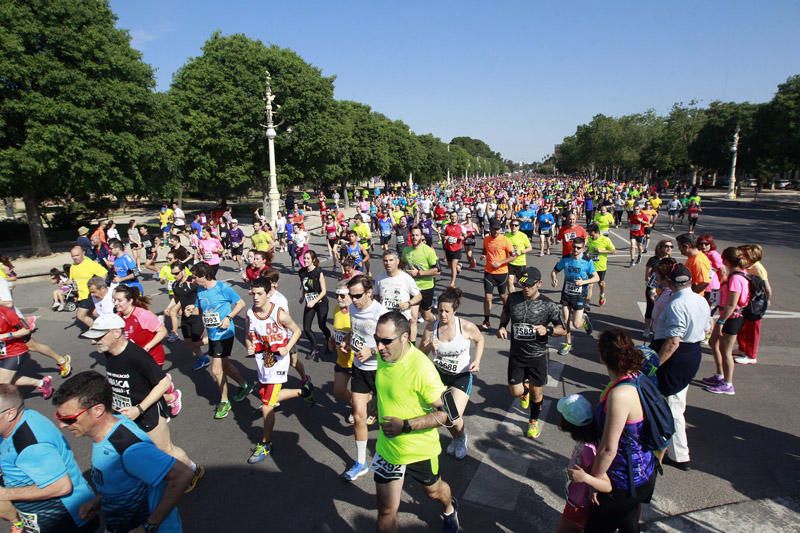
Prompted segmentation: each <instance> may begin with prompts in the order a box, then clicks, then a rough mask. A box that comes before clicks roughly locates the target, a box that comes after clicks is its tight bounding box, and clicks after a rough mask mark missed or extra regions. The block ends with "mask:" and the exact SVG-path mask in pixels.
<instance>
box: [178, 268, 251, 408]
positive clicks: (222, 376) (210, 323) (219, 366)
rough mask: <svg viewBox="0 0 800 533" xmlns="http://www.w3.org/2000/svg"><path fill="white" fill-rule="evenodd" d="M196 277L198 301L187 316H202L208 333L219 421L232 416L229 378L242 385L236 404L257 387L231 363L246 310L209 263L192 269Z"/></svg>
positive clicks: (187, 310) (242, 301)
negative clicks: (235, 320)
mask: <svg viewBox="0 0 800 533" xmlns="http://www.w3.org/2000/svg"><path fill="white" fill-rule="evenodd" d="M192 275H193V276H194V281H195V284H196V285H197V298H196V300H195V304H194V305H189V306H187V307H186V309H185V310H184V313H185V314H186V316H187V317H188V316H190V315H200V316H201V317H202V318H203V325H204V326H205V327H206V331H207V332H208V348H209V355H210V356H211V358H212V359H211V374H212V375H213V376H214V379H215V380H216V382H217V385H219V394H220V400H219V404H218V405H217V409H216V411H215V412H214V418H215V419H217V420H219V419H221V418H225V417H226V416H228V413H230V411H231V403H230V402H229V401H228V377H231V378H232V379H233V380H234V381H236V383H238V384H239V390H238V392H237V393H236V395H235V396H234V397H233V401H235V402H240V401H242V400H244V399H245V398H247V395H248V394H250V392H251V391H252V390H253V386H254V384H253V383H248V382H247V381H245V379H244V378H243V377H242V375H241V374H240V373H239V370H238V369H237V368H236V367H235V366H234V365H233V364H231V362H230V359H229V358H230V356H231V352H232V351H233V342H234V340H235V337H236V330H235V328H234V325H233V317H235V316H236V315H238V314H239V313H240V312H241V310H242V309H244V300H242V299H241V298H240V297H239V295H238V294H236V291H234V290H233V289H232V288H231V286H230V285H227V284H226V283H223V282H221V281H216V280H215V279H214V273H213V270H211V267H210V266H209V265H208V264H206V263H202V262H201V263H197V264H196V265H194V266H193V267H192Z"/></svg>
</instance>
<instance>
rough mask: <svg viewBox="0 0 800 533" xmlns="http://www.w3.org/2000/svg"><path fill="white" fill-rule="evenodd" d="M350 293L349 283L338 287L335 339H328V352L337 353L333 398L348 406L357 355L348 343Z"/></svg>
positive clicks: (334, 313)
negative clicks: (348, 386)
mask: <svg viewBox="0 0 800 533" xmlns="http://www.w3.org/2000/svg"><path fill="white" fill-rule="evenodd" d="M351 303H353V302H352V300H350V293H349V292H348V290H347V281H344V280H343V281H340V282H339V283H338V285H336V307H334V309H333V337H330V338H328V351H330V352H334V351H335V352H336V363H334V365H333V396H334V398H336V399H337V400H339V401H340V402H344V403H346V404H347V405H350V403H351V398H350V396H351V393H350V389H348V388H347V384H348V383H350V376H352V374H353V358H354V357H355V354H354V353H353V349H352V347H351V346H350V343H349V342H348V338H349V336H350V304H351ZM353 421H354V418H353V414H352V413H350V415H349V417H348V422H350V423H351V424H352V423H353Z"/></svg>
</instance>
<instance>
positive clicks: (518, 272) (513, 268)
mask: <svg viewBox="0 0 800 533" xmlns="http://www.w3.org/2000/svg"><path fill="white" fill-rule="evenodd" d="M524 272H525V265H511V264H509V265H508V274H509V275H511V276H514V278H515V279H517V280H519V278H521V277H522V274H523V273H524Z"/></svg>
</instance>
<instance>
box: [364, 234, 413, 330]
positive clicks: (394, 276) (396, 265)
mask: <svg viewBox="0 0 800 533" xmlns="http://www.w3.org/2000/svg"><path fill="white" fill-rule="evenodd" d="M383 267H384V268H385V269H386V272H382V273H380V274H379V275H378V277H377V278H375V288H374V291H373V292H374V294H375V299H376V300H378V301H379V302H380V303H381V304H383V306H384V307H385V308H386V309H388V310H390V311H391V310H394V309H397V310H398V311H401V312H402V313H403V316H405V317H406V318H408V319H409V320H410V319H411V307H412V306H414V305H418V304H419V303H421V302H422V293H421V292H420V290H419V288H418V287H417V283H416V282H415V281H414V278H412V277H411V276H410V275H409V274H408V273H407V272H405V271H403V270H401V269H400V258H399V257H398V256H397V252H396V251H394V250H388V251H386V252H384V253H383ZM411 338H412V339H416V338H417V321H416V320H414V321H413V322H412V324H411Z"/></svg>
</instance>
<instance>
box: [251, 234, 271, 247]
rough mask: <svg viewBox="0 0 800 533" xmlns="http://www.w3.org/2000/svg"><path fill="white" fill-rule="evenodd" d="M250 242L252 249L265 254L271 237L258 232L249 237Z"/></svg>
mask: <svg viewBox="0 0 800 533" xmlns="http://www.w3.org/2000/svg"><path fill="white" fill-rule="evenodd" d="M250 242H251V243H253V248H255V249H256V250H258V251H261V252H266V251H267V250H269V247H270V246H271V245H272V235H270V234H269V233H267V232H265V231H259V232H258V233H253V235H251V236H250Z"/></svg>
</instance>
